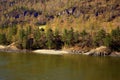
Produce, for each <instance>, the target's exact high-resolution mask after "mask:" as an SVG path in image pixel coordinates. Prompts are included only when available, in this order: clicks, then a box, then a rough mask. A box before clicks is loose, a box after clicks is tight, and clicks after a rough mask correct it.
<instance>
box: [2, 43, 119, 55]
mask: <svg viewBox="0 0 120 80" xmlns="http://www.w3.org/2000/svg"><path fill="white" fill-rule="evenodd" d="M0 52H14V53H28V52H32V53H36V54H51V55H64V54H81V55H90V56H119V57H120V52H115V51H111V50H110V49H109V48H108V47H106V46H100V47H98V48H95V49H91V50H81V49H63V50H49V49H38V50H31V51H29V50H21V49H18V48H17V47H16V46H15V43H12V44H10V45H8V46H4V45H0Z"/></svg>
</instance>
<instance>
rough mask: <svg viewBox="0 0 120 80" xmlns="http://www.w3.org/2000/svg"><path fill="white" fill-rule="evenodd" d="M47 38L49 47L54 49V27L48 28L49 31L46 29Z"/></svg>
mask: <svg viewBox="0 0 120 80" xmlns="http://www.w3.org/2000/svg"><path fill="white" fill-rule="evenodd" d="M46 40H47V43H46V45H47V47H48V48H49V49H52V48H53V46H54V42H53V40H54V34H53V31H52V29H50V28H49V29H47V31H46Z"/></svg>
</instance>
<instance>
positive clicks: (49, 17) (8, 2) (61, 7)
mask: <svg viewBox="0 0 120 80" xmlns="http://www.w3.org/2000/svg"><path fill="white" fill-rule="evenodd" d="M94 19H95V20H97V21H101V23H108V22H109V23H111V25H117V26H118V25H120V24H119V20H120V0H0V25H1V26H2V27H5V26H9V25H13V24H30V25H33V26H39V25H45V24H48V23H49V25H52V24H53V22H54V25H55V26H56V24H57V23H59V24H62V25H63V26H66V27H67V26H69V24H71V23H72V24H73V25H72V27H77V26H79V24H78V25H76V24H77V23H82V22H81V20H82V21H84V22H86V21H89V22H90V25H91V23H93V21H92V20H94ZM66 21H67V22H66ZM75 21H77V22H75ZM55 23H56V24H55ZM113 23H114V24H113ZM86 24H87V23H86ZM101 25H104V24H101ZM83 26H86V25H83ZM106 26H108V25H106Z"/></svg>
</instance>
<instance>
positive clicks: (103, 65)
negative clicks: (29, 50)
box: [0, 53, 120, 80]
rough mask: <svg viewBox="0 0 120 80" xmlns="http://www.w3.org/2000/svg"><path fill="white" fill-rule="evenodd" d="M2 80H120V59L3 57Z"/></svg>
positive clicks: (71, 56)
mask: <svg viewBox="0 0 120 80" xmlns="http://www.w3.org/2000/svg"><path fill="white" fill-rule="evenodd" d="M0 80H120V58H119V57H91V56H82V55H64V56H62V55H40V54H21V53H18V54H16V53H0Z"/></svg>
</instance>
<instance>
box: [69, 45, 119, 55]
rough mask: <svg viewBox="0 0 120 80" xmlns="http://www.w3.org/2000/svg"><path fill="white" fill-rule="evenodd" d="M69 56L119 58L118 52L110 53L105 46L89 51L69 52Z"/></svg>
mask: <svg viewBox="0 0 120 80" xmlns="http://www.w3.org/2000/svg"><path fill="white" fill-rule="evenodd" d="M69 53H70V54H82V55H89V56H119V57H120V52H116V51H111V50H110V49H109V48H107V47H105V46H101V47H98V48H96V49H91V50H75V49H73V50H70V51H69Z"/></svg>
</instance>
